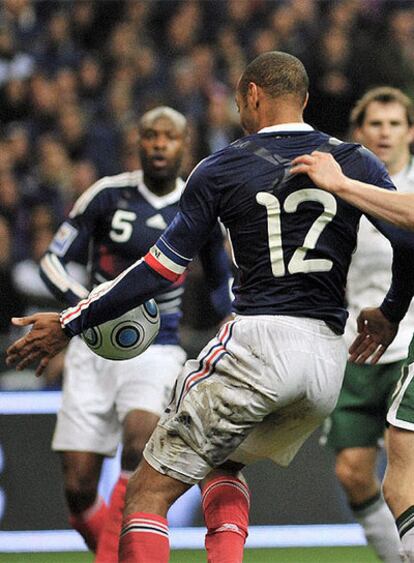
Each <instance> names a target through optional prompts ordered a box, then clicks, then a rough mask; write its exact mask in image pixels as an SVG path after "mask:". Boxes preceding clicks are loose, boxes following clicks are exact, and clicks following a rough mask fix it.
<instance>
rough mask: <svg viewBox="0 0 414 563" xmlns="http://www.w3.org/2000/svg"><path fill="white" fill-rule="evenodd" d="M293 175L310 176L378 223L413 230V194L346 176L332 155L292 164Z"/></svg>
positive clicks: (317, 155)
mask: <svg viewBox="0 0 414 563" xmlns="http://www.w3.org/2000/svg"><path fill="white" fill-rule="evenodd" d="M291 173H292V174H307V175H308V176H309V177H310V178H311V180H312V181H313V182H314V183H315V184H316V185H317V186H319V187H320V188H322V189H324V190H327V191H329V192H332V193H335V194H336V195H338V196H339V197H340V198H342V199H344V200H345V201H346V202H347V203H350V204H351V205H354V206H355V207H358V208H359V209H361V211H364V213H368V214H369V215H372V216H374V217H377V218H378V219H383V220H384V221H388V222H389V223H393V224H394V225H397V226H398V227H401V228H405V229H414V194H402V193H397V192H392V191H387V190H383V189H380V188H377V187H376V186H374V185H372V184H366V183H364V182H360V181H358V180H353V179H351V178H348V177H347V176H345V175H344V174H343V172H342V170H341V167H340V166H339V164H338V163H337V162H336V160H335V159H334V158H333V156H332V155H331V154H328V153H321V152H318V151H314V152H313V153H312V154H306V155H302V156H298V157H297V158H295V159H294V160H293V161H292V168H291Z"/></svg>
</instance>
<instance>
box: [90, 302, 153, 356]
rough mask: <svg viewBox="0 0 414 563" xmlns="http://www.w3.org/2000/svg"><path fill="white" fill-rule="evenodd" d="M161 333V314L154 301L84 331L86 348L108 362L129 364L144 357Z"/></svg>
mask: <svg viewBox="0 0 414 563" xmlns="http://www.w3.org/2000/svg"><path fill="white" fill-rule="evenodd" d="M159 329H160V312H159V310H158V306H157V304H156V303H155V301H154V300H153V299H150V300H149V301H145V303H143V304H142V305H139V307H135V309H131V311H128V312H127V313H125V314H124V315H121V316H120V317H118V318H116V319H113V320H111V321H107V322H106V323H102V324H100V325H98V326H95V327H93V328H88V329H87V330H85V331H84V332H83V333H82V334H81V336H82V339H83V340H84V342H85V343H86V345H87V346H88V347H89V348H90V349H91V350H92V351H93V352H95V354H98V356H101V357H102V358H105V359H107V360H128V359H130V358H134V357H135V356H138V355H139V354H142V353H143V352H144V351H145V350H146V349H147V348H148V346H149V345H150V344H152V342H153V341H154V340H155V337H156V336H157V334H158V331H159Z"/></svg>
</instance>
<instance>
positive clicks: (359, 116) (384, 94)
mask: <svg viewBox="0 0 414 563" xmlns="http://www.w3.org/2000/svg"><path fill="white" fill-rule="evenodd" d="M372 102H379V103H380V104H392V103H397V104H400V105H401V106H402V107H403V108H404V109H405V112H406V116H407V123H408V125H409V126H410V127H411V125H413V123H414V107H413V102H412V101H411V99H410V98H409V97H408V96H406V95H405V94H404V93H403V92H402V91H401V90H399V89H398V88H392V87H391V86H379V87H378V88H372V89H371V90H368V92H365V94H364V95H363V96H362V98H360V99H359V100H358V101H357V103H356V104H355V106H354V109H353V110H352V111H351V116H350V122H351V126H352V128H353V129H355V128H357V127H361V126H362V124H363V123H364V120H365V116H366V113H367V108H368V106H369V104H371V103H372Z"/></svg>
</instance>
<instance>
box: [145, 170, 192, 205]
mask: <svg viewBox="0 0 414 563" xmlns="http://www.w3.org/2000/svg"><path fill="white" fill-rule="evenodd" d="M184 185H185V184H184V180H182V179H181V178H177V180H176V182H175V188H174V189H173V191H172V192H169V193H168V194H165V195H162V196H159V195H157V194H154V193H153V192H152V191H151V190H149V189H148V188H147V186H146V185H145V184H144V181H143V177H142V175H141V179H140V181H139V182H138V191H139V193H140V194H141V195H142V197H143V198H144V199H146V200H147V201H148V203H150V204H151V205H152V207H154V209H163V208H164V207H167V205H171V204H172V203H177V201H179V199H180V197H181V194H182V193H183V190H184Z"/></svg>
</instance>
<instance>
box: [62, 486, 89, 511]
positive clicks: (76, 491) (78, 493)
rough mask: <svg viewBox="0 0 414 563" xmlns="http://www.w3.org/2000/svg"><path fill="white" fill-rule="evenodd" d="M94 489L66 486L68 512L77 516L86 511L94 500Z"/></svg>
mask: <svg viewBox="0 0 414 563" xmlns="http://www.w3.org/2000/svg"><path fill="white" fill-rule="evenodd" d="M96 494H97V491H96V488H94V487H92V486H91V487H86V486H83V487H76V486H66V487H65V497H66V502H67V505H68V508H69V510H70V512H72V513H74V514H77V513H80V512H83V511H84V510H87V509H88V508H89V507H91V506H92V505H93V503H94V502H95V500H96Z"/></svg>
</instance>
